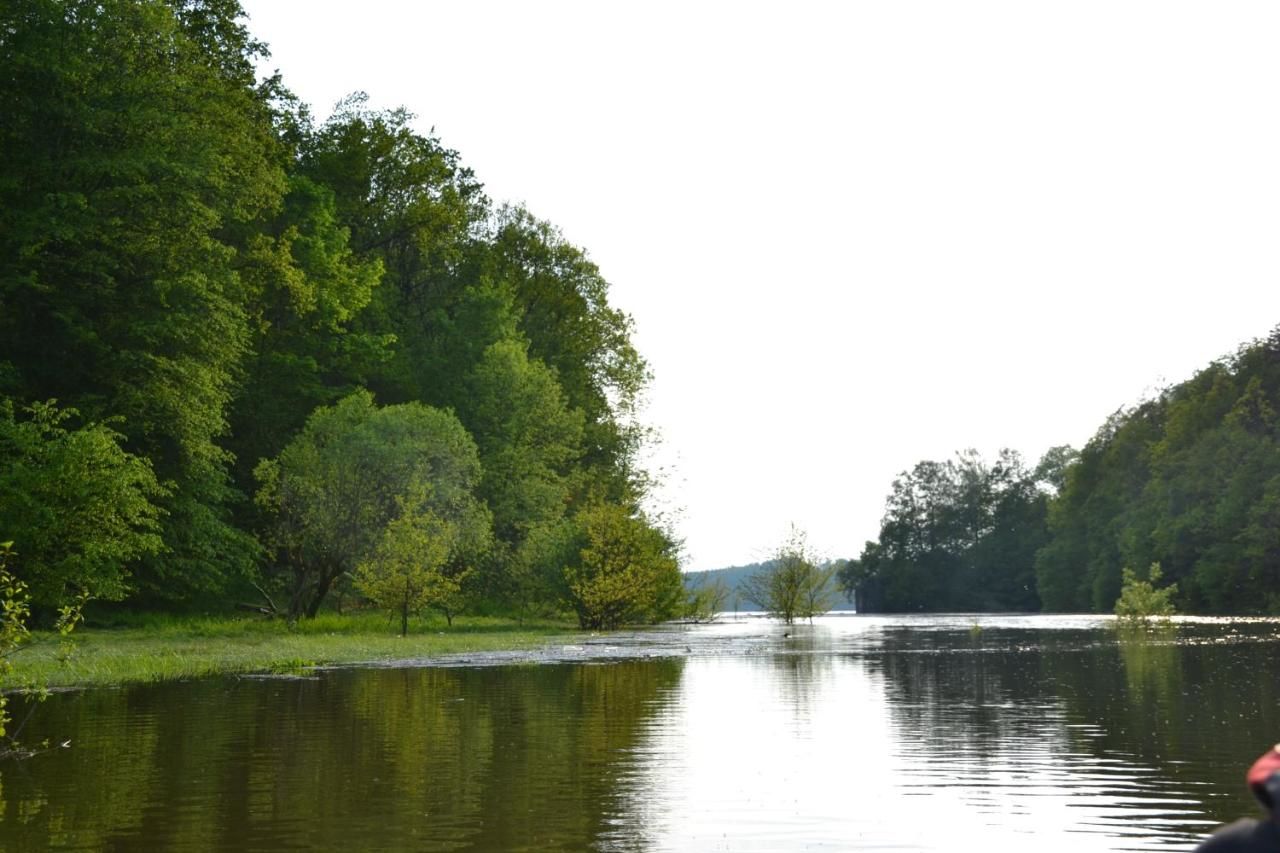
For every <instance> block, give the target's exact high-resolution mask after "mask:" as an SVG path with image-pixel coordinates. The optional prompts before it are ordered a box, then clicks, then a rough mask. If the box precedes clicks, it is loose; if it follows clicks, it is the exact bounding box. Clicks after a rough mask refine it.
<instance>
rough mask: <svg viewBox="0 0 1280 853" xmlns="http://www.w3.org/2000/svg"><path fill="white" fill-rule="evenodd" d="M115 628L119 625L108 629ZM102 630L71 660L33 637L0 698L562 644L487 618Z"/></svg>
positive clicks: (171, 621)
mask: <svg viewBox="0 0 1280 853" xmlns="http://www.w3.org/2000/svg"><path fill="white" fill-rule="evenodd" d="M117 621H120V620H117ZM124 621H125V624H123V625H120V626H116V627H110V628H93V627H90V628H78V629H76V631H75V633H74V634H73V635H72V639H73V641H74V643H75V651H74V653H73V654H72V655H71V657H70V659H69V660H68V661H66V662H63V661H61V660H59V644H58V639H57V637H56V636H52V637H51V636H49V635H43V634H37V635H36V641H35V643H33V644H32V645H31V646H29V647H27V648H25V649H22V650H21V651H19V652H17V653H16V654H14V655H13V656H12V657H11V660H12V661H13V664H14V671H13V673H12V674H10V675H9V676H6V677H4V678H3V680H0V689H12V688H14V687H19V686H22V685H24V684H43V685H46V686H48V687H72V686H89V685H108V684H127V683H138V682H150V681H168V680H173V679H181V678H197V677H200V676H204V675H213V674H218V673H237V672H294V671H297V670H300V669H304V668H306V667H308V666H317V665H324V664H338V663H364V662H376V661H388V660H403V659H409V658H430V657H437V656H440V655H450V654H460V653H467V652H487V651H502V650H512V649H530V648H536V647H539V646H542V645H543V644H545V643H547V642H548V641H550V640H551V639H552V638H553V637H556V636H559V635H564V634H568V633H570V632H571V631H572V627H571V625H570V624H569V623H567V622H549V621H526V622H525V623H524V624H522V625H521V624H517V623H516V622H515V621H514V620H510V619H498V618H490V617H458V618H456V619H454V624H453V626H452V627H448V626H446V624H445V620H444V619H443V618H422V619H416V620H413V621H411V622H410V623H409V636H407V637H400V636H397V633H396V632H397V630H398V628H399V622H398V620H388V619H387V617H386V616H385V615H381V614H374V613H361V614H354V615H344V616H338V615H335V614H323V615H321V616H318V617H316V618H315V619H311V620H304V621H301V622H299V623H298V624H297V625H296V626H294V627H292V628H291V627H290V626H288V625H286V624H285V623H284V622H283V621H280V620H272V621H266V620H262V619H255V618H216V617H199V618H175V617H145V618H130V619H128V620H124Z"/></svg>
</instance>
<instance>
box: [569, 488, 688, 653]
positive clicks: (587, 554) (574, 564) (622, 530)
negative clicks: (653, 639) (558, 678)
mask: <svg viewBox="0 0 1280 853" xmlns="http://www.w3.org/2000/svg"><path fill="white" fill-rule="evenodd" d="M576 528H577V531H576V532H577V541H576V543H575V544H576V548H574V553H572V554H570V557H569V559H570V562H569V564H568V565H567V566H566V567H565V568H564V572H563V575H564V595H565V598H566V603H567V604H568V606H569V607H571V608H572V609H573V611H574V612H575V613H576V614H577V615H578V623H579V624H580V625H581V626H582V627H583V628H593V629H605V630H610V629H613V628H617V627H618V626H619V625H623V624H625V623H628V622H639V621H647V622H655V621H660V620H662V619H667V618H670V617H671V616H673V615H675V613H676V609H677V607H678V605H679V603H680V599H681V598H682V597H683V582H682V581H681V578H680V568H679V564H678V562H677V561H676V557H675V554H674V550H675V549H674V545H673V543H672V542H671V540H670V538H669V537H667V536H666V535H665V534H664V533H663V532H662V531H661V530H659V529H657V528H656V527H654V526H653V525H652V524H650V523H649V522H648V521H647V520H646V519H645V518H643V517H642V516H639V515H636V514H633V513H631V512H628V511H627V510H626V509H624V508H622V507H619V506H615V505H612V504H600V505H597V506H594V507H591V508H589V509H587V510H585V511H583V512H582V513H580V514H579V515H578V517H577V519H576Z"/></svg>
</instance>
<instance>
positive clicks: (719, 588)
mask: <svg viewBox="0 0 1280 853" xmlns="http://www.w3.org/2000/svg"><path fill="white" fill-rule="evenodd" d="M684 580H685V601H684V610H683V612H682V614H681V616H682V617H683V618H685V619H687V620H689V621H690V622H710V621H712V620H714V619H715V618H716V615H717V614H719V613H721V612H723V611H724V609H725V605H726V604H727V603H728V601H729V585H728V584H727V583H725V581H724V578H721V577H715V578H713V579H710V580H708V579H707V578H706V576H705V575H703V576H690V575H686V576H685V579H684Z"/></svg>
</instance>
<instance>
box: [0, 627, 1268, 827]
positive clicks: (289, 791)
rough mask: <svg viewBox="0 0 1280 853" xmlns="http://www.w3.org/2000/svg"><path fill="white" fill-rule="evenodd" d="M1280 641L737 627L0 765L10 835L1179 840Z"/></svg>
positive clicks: (134, 711) (183, 716) (240, 690)
mask: <svg viewBox="0 0 1280 853" xmlns="http://www.w3.org/2000/svg"><path fill="white" fill-rule="evenodd" d="M975 621H976V622H977V624H976V627H975ZM786 634H789V636H787V635H786ZM1277 634H1278V626H1277V623H1275V622H1267V621H1256V622H1236V623H1227V622H1222V621H1213V620H1182V621H1179V622H1176V623H1174V624H1172V625H1171V626H1168V627H1166V628H1163V629H1160V630H1157V631H1154V632H1141V633H1125V632H1118V631H1116V630H1115V629H1114V627H1113V625H1112V624H1111V622H1110V621H1109V620H1103V619H1096V618H1062V617H1011V618H990V617H983V618H982V619H979V620H975V619H974V618H973V617H901V618H872V617H849V618H831V619H825V620H819V621H818V623H817V624H815V625H813V626H808V625H804V626H797V627H796V628H795V629H793V630H791V631H789V632H788V631H785V630H784V629H783V628H782V627H781V626H778V625H774V624H772V623H768V622H765V621H761V620H741V621H737V622H729V623H725V624H721V625H713V626H704V627H699V628H696V629H692V630H687V629H672V630H671V631H648V632H645V633H643V634H641V635H637V636H636V637H634V638H629V637H628V636H626V635H622V636H617V635H614V636H609V637H607V638H601V642H600V643H598V644H597V643H595V641H584V642H583V643H581V644H576V645H575V646H574V647H573V650H572V652H571V653H572V654H573V655H576V656H581V659H580V660H577V661H576V662H574V663H559V664H550V665H539V666H529V665H526V666H513V665H509V664H508V665H502V666H489V667H477V666H454V667H449V668H441V667H435V668H404V669H388V670H371V671H333V672H325V673H321V674H319V675H317V676H316V677H314V678H309V679H304V680H247V679H214V680H206V681H197V682H190V683H186V684H177V685H168V686H163V687H145V688H135V689H130V690H116V691H90V692H85V693H83V694H74V695H63V696H57V697H55V698H53V699H52V700H51V701H50V702H49V703H48V704H47V705H46V706H44V707H43V708H42V709H41V713H40V715H39V718H38V720H39V722H38V726H39V729H38V730H37V731H35V732H33V737H43V736H45V735H46V734H48V735H50V736H53V735H58V736H69V737H71V738H72V740H73V748H72V749H69V750H60V751H56V752H54V753H52V754H49V755H44V756H41V757H39V758H37V759H34V760H32V761H30V762H26V763H21V764H8V765H4V766H2V767H0V773H2V774H3V776H2V779H3V788H2V789H0V814H2V815H3V822H2V823H0V847H2V848H3V849H6V850H8V849H14V850H26V849H43V848H46V847H61V848H67V849H92V850H100V849H115V848H119V849H139V848H142V849H174V850H220V849H221V850H232V849H234V850H241V849H247V850H253V849H288V848H317V849H344V848H346V849H362V850H368V849H373V850H376V849H385V850H402V849H412V850H557V849H559V850H584V849H596V850H619V851H621V850H628V851H629V850H687V851H703V850H735V851H764V850H801V849H810V848H814V849H817V848H826V849H889V848H893V849H910V850H943V849H947V850H950V849H954V848H956V847H961V848H964V847H970V846H972V847H979V848H982V849H986V850H992V849H994V850H1014V849H1017V850H1025V849H1026V848H1027V847H1028V846H1029V845H1031V844H1035V845H1040V846H1045V847H1051V848H1057V847H1066V846H1070V847H1072V849H1085V850H1152V849H1168V850H1187V849H1190V848H1191V847H1192V846H1193V845H1194V842H1195V840H1196V839H1197V838H1198V837H1199V836H1200V835H1201V834H1203V833H1204V832H1205V831H1207V830H1208V829H1209V828H1211V827H1212V826H1213V825H1215V824H1217V823H1220V822H1222V821H1225V820H1228V819H1232V818H1235V817H1237V816H1239V815H1241V814H1245V813H1248V812H1250V811H1251V810H1252V808H1253V807H1252V804H1251V803H1250V801H1249V798H1248V795H1247V793H1246V792H1245V791H1244V788H1243V785H1242V781H1243V773H1244V769H1245V767H1247V765H1248V764H1249V763H1250V761H1251V760H1252V759H1253V758H1254V756H1255V754H1256V753H1257V752H1259V751H1260V750H1261V749H1262V748H1264V747H1266V746H1267V745H1269V744H1270V743H1273V742H1274V741H1275V740H1277V739H1280V719H1278V717H1280V693H1278V691H1280V655H1277V654H1276V651H1277V646H1278V644H1280V637H1278V636H1277ZM592 655H595V657H594V658H593V657H592Z"/></svg>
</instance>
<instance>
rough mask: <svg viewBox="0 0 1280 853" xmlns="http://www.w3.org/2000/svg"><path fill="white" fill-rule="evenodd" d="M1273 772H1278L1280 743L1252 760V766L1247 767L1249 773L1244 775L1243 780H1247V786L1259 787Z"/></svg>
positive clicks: (1279, 770) (1279, 767) (1279, 768)
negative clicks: (1255, 759)
mask: <svg viewBox="0 0 1280 853" xmlns="http://www.w3.org/2000/svg"><path fill="white" fill-rule="evenodd" d="M1275 773H1280V743H1278V744H1276V745H1275V746H1273V747H1272V748H1271V749H1269V750H1267V752H1266V753H1265V754H1263V756H1262V757H1261V758H1259V759H1258V760H1257V761H1255V762H1253V766H1252V767H1250V768H1249V773H1248V774H1247V775H1246V776H1245V780H1246V781H1248V783H1249V787H1251V788H1261V787H1262V786H1263V785H1264V784H1265V783H1266V781H1267V780H1268V779H1270V778H1271V777H1272V775H1273V774H1275Z"/></svg>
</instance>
